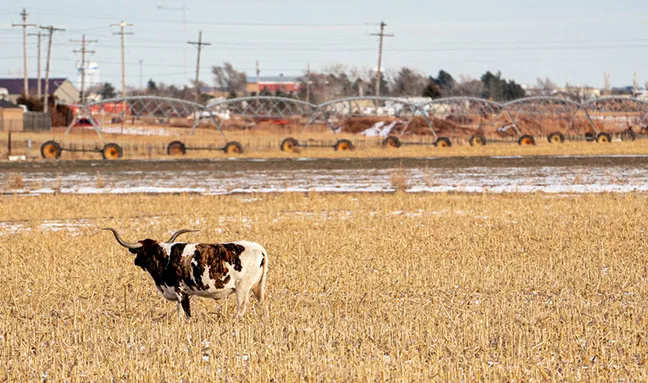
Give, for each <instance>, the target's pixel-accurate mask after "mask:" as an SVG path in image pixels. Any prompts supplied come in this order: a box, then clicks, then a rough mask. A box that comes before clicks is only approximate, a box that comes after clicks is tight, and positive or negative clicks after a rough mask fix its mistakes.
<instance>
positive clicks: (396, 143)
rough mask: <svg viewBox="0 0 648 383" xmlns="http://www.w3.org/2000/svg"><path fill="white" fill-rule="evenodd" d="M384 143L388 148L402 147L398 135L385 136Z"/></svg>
mask: <svg viewBox="0 0 648 383" xmlns="http://www.w3.org/2000/svg"><path fill="white" fill-rule="evenodd" d="M382 144H383V146H384V147H386V148H400V147H401V141H400V139H399V138H398V137H396V136H389V137H387V138H385V140H384V141H383V143H382Z"/></svg>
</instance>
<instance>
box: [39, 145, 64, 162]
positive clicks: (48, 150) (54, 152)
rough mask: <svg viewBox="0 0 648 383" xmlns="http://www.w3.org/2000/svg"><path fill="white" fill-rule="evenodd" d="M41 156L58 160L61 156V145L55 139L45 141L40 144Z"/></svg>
mask: <svg viewBox="0 0 648 383" xmlns="http://www.w3.org/2000/svg"><path fill="white" fill-rule="evenodd" d="M41 156H42V157H43V158H45V159H55V160H58V158H59V157H61V145H59V143H58V142H56V141H47V142H45V143H44V144H43V145H42V146H41Z"/></svg>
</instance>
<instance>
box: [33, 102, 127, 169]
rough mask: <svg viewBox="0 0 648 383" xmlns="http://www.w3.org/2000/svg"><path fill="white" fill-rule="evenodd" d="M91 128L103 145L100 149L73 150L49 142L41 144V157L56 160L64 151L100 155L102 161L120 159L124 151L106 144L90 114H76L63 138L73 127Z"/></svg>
mask: <svg viewBox="0 0 648 383" xmlns="http://www.w3.org/2000/svg"><path fill="white" fill-rule="evenodd" d="M88 126H92V127H93V128H94V130H95V132H96V133H97V135H98V136H99V139H100V140H101V142H102V143H103V144H104V145H103V146H102V147H97V146H95V147H94V148H90V149H88V148H86V147H81V148H75V147H73V146H63V145H61V144H60V143H59V142H58V141H55V140H49V141H46V142H45V143H43V145H41V148H40V152H41V156H42V157H43V158H44V159H50V160H58V159H59V158H60V157H61V155H62V154H63V152H64V151H67V152H81V153H101V157H102V158H103V159H104V160H116V159H119V158H122V156H123V155H124V151H123V150H122V147H121V146H119V145H118V144H116V143H114V142H109V143H106V142H105V141H104V139H103V136H102V134H101V130H100V129H99V125H98V123H97V121H96V120H95V119H94V117H92V114H91V113H87V114H85V113H81V114H79V113H77V115H76V116H75V118H74V120H73V121H72V123H71V124H70V125H69V126H68V128H67V129H66V131H65V136H67V134H68V133H69V132H70V130H71V129H72V128H74V127H82V128H83V127H88Z"/></svg>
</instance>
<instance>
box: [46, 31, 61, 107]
mask: <svg viewBox="0 0 648 383" xmlns="http://www.w3.org/2000/svg"><path fill="white" fill-rule="evenodd" d="M40 28H41V29H45V30H47V31H48V32H49V41H48V42H47V61H46V62H45V101H44V102H43V111H44V112H47V109H48V105H49V104H48V102H49V100H48V99H49V73H50V61H51V58H52V35H54V32H56V31H64V30H65V29H61V28H54V26H53V25H50V26H47V27H40Z"/></svg>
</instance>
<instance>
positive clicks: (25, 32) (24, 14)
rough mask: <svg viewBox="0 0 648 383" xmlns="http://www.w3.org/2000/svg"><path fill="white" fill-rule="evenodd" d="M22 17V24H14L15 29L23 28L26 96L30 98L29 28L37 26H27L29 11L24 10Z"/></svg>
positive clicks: (21, 13)
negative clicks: (28, 68)
mask: <svg viewBox="0 0 648 383" xmlns="http://www.w3.org/2000/svg"><path fill="white" fill-rule="evenodd" d="M20 16H22V20H23V22H22V24H12V25H13V26H14V27H22V28H23V77H24V78H25V80H24V81H25V82H24V85H23V86H24V88H25V89H24V94H25V97H29V74H28V73H27V27H35V26H36V24H27V16H29V13H27V9H25V8H23V10H22V12H20Z"/></svg>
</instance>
